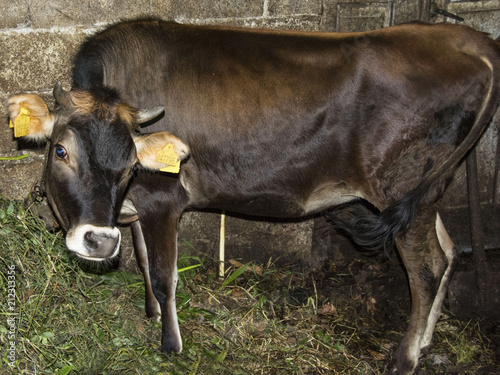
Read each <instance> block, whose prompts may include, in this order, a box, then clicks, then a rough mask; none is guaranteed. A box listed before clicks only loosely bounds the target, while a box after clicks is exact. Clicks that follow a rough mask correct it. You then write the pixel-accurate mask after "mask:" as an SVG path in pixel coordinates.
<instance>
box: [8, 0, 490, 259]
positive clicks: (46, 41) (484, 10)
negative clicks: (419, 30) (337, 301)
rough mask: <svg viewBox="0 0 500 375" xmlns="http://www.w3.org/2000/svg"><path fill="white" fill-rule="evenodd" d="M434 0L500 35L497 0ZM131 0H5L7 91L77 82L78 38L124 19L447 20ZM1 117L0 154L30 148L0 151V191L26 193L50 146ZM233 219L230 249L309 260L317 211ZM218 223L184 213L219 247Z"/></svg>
mask: <svg viewBox="0 0 500 375" xmlns="http://www.w3.org/2000/svg"><path fill="white" fill-rule="evenodd" d="M435 3H436V4H437V5H436V6H438V7H439V8H441V9H447V10H448V11H450V12H452V13H456V14H458V15H460V16H461V17H463V18H465V23H466V24H469V25H472V26H474V27H475V28H478V29H481V30H483V31H487V32H490V33H492V34H493V36H494V37H498V36H499V35H500V19H499V17H500V11H499V9H500V2H499V1H498V0H489V1H457V2H455V1H451V2H450V1H448V0H438V1H436V2H435ZM124 4H125V3H124V2H122V1H119V0H99V1H96V0H83V1H68V0H50V1H48V0H19V1H12V0H0V100H1V101H2V102H4V101H5V99H6V98H7V97H8V96H9V95H12V94H15V93H19V92H36V93H39V94H42V95H44V96H45V97H46V98H48V99H49V98H50V93H51V89H52V87H53V86H54V84H55V83H56V82H57V81H58V80H59V81H61V82H62V83H63V84H64V85H65V86H66V87H67V88H69V72H70V69H71V61H72V56H73V54H74V52H75V51H76V49H77V47H78V45H79V44H80V43H81V42H82V40H84V39H85V38H86V37H87V36H89V35H91V34H92V33H94V32H95V31H97V30H99V29H101V28H103V27H105V26H106V25H109V24H110V23H114V22H117V21H119V20H123V19H130V18H135V17H142V16H155V17H161V18H164V19H175V20H177V21H179V22H184V23H199V24H231V25H240V26H247V27H264V28H278V29H300V30H324V31H362V30H369V29H375V28H380V27H385V26H390V25H392V24H397V23H402V22H407V21H411V20H424V21H431V22H437V21H441V20H444V18H443V17H442V16H436V15H434V14H433V8H432V7H431V6H430V1H428V0H394V1H391V2H387V1H386V2H382V1H372V0H361V1H360V0H345V1H339V0H220V1H210V0H182V1H181V0H163V1H161V0H133V1H128V2H126V6H125V5H124ZM0 118H2V123H3V126H0V156H17V155H21V154H25V153H28V154H29V155H30V157H29V158H26V159H23V160H19V161H0V194H3V195H5V196H7V197H10V198H14V199H23V198H25V197H26V196H27V195H28V194H29V191H30V189H31V188H32V186H33V185H34V184H35V183H36V182H37V181H39V180H40V178H41V174H42V164H43V154H44V149H43V147H42V146H38V147H34V146H32V145H27V144H24V143H21V142H17V141H15V140H14V139H13V137H12V132H11V130H10V129H9V128H8V126H7V119H6V114H5V109H4V108H3V106H0ZM497 133H498V127H496V128H491V129H490V130H489V132H488V133H487V134H486V136H485V137H484V140H483V142H482V144H481V148H480V153H479V157H478V159H479V160H480V161H481V171H482V172H481V181H482V184H481V186H482V192H481V194H482V200H483V202H490V203H493V201H494V200H496V202H499V201H500V197H498V194H499V193H498V189H497V197H494V196H493V186H494V185H495V183H496V184H497V185H498V181H493V172H492V171H493V170H494V165H492V164H491V163H492V160H493V158H494V155H495V152H496V143H497V142H496V139H497ZM497 163H498V161H497ZM464 174H465V172H464V170H463V169H461V170H460V172H459V173H458V175H457V178H456V179H455V181H454V187H453V189H452V190H451V192H450V193H449V194H448V195H447V198H446V202H447V205H449V206H456V207H463V206H464V205H465V204H466V200H465V195H464V193H463V192H464V190H465V189H464V186H465V182H464V178H463V177H464ZM227 227H228V231H227V232H228V233H227V236H228V238H227V247H228V251H229V252H230V254H231V256H241V257H244V254H247V257H246V258H247V259H258V260H260V261H265V260H266V259H268V258H269V257H271V256H272V257H273V258H274V259H275V258H276V257H278V256H279V255H280V252H282V251H285V252H286V253H288V254H289V256H290V259H291V260H293V261H295V260H298V261H301V262H303V263H304V264H307V263H308V261H309V258H310V249H311V234H312V228H313V224H312V222H311V221H306V222H302V223H286V224H281V223H265V222H253V221H246V220H243V219H236V218H229V219H228V223H227ZM218 228H219V216H218V215H217V214H188V215H185V217H184V218H183V221H182V225H181V233H180V238H181V244H182V243H183V241H182V238H185V239H186V240H187V241H189V244H190V245H192V246H194V247H196V248H197V249H199V250H202V251H206V252H209V253H214V252H215V249H216V248H217V238H218ZM189 247H190V246H188V245H184V248H185V249H187V248H189ZM231 249H232V250H231ZM231 251H232V253H231Z"/></svg>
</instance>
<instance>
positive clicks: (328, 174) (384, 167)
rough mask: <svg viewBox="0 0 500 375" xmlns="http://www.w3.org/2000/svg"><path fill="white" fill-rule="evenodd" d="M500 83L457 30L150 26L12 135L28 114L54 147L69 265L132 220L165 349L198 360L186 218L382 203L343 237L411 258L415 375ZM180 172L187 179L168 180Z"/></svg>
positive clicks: (87, 52)
mask: <svg viewBox="0 0 500 375" xmlns="http://www.w3.org/2000/svg"><path fill="white" fill-rule="evenodd" d="M499 71H500V50H499V48H498V45H497V44H496V43H495V42H494V41H493V40H491V39H490V38H489V37H488V36H487V35H485V34H483V33H479V32H476V31H474V30H472V29H470V28H467V27H463V26H457V25H448V24H440V25H432V26H430V25H421V24H409V25H404V26H396V27H390V28H387V29H382V30H378V31H373V32H367V33H356V34H332V33H304V32H272V31H256V30H243V29H232V28H220V27H199V26H188V25H180V24H177V23H173V22H162V21H157V20H150V21H147V20H145V21H135V22H126V23H122V24H119V25H116V26H113V27H111V28H109V29H107V30H105V31H103V32H101V33H99V34H97V35H96V36H94V37H92V38H91V39H90V40H88V41H87V42H86V43H85V44H84V45H83V46H82V48H81V50H80V53H79V54H78V56H77V58H76V61H75V69H74V85H73V86H74V87H73V90H72V91H71V92H69V93H68V92H65V91H62V90H61V89H60V88H59V89H58V90H56V95H55V96H56V101H57V102H58V105H57V106H56V108H55V109H54V110H49V109H48V107H47V105H46V104H45V103H44V102H43V100H42V99H40V98H39V97H36V96H32V95H18V96H14V97H12V98H10V99H9V101H8V106H9V113H10V117H11V119H13V120H14V121H18V119H17V117H18V115H19V114H20V113H22V114H23V116H26V115H27V113H28V114H29V115H28V116H29V117H28V118H29V120H30V121H31V122H30V128H29V135H27V137H28V138H32V139H33V138H34V139H41V138H48V139H50V140H51V142H52V148H51V151H50V154H49V156H48V160H47V163H48V164H47V173H46V177H47V178H46V188H47V194H48V198H49V201H50V202H51V205H52V207H53V208H54V211H55V213H56V214H57V216H58V218H59V220H60V221H61V224H62V225H63V227H64V228H65V229H66V230H67V236H66V242H67V245H68V248H69V249H70V250H71V251H74V252H76V253H77V254H78V255H79V256H82V257H84V258H89V259H106V258H108V257H112V256H114V255H115V254H116V253H117V251H118V248H119V242H120V238H119V232H118V231H117V229H116V225H117V223H118V222H132V223H133V224H132V229H133V234H134V238H135V244H136V252H137V255H138V260H139V264H140V265H141V267H142V270H143V272H144V276H145V280H146V285H147V289H148V291H149V293H150V294H148V301H147V306H148V313H149V314H150V315H154V314H155V306H157V305H156V300H155V298H154V297H153V295H152V292H154V296H155V297H156V299H157V300H158V302H159V306H160V308H161V319H162V327H163V328H162V346H161V348H162V350H163V351H166V352H171V351H180V350H181V348H182V343H181V337H180V333H179V328H178V323H177V317H176V309H175V287H176V282H177V272H176V259H177V224H178V222H179V219H180V216H181V214H182V212H183V211H185V210H186V209H201V208H211V209H214V208H215V209H220V210H225V211H228V212H231V211H233V212H238V213H244V214H250V215H259V216H270V217H298V216H304V215H312V214H316V213H321V212H326V211H327V210H328V209H330V208H332V207H334V206H338V205H340V204H342V205H344V204H346V203H348V202H350V203H353V202H359V201H360V200H365V201H368V202H370V203H371V204H372V205H373V206H375V207H376V208H377V209H378V210H380V214H372V213H370V214H367V213H366V212H362V213H359V212H358V211H357V210H351V216H348V217H345V216H341V217H342V219H335V220H334V222H335V223H336V224H338V225H340V226H341V227H343V228H344V229H346V230H347V231H348V232H349V233H350V235H351V236H352V238H353V239H355V240H356V241H358V242H359V243H361V244H362V245H364V246H366V247H368V248H383V247H385V246H388V245H389V244H391V242H393V241H394V242H395V243H396V245H397V248H398V250H399V254H400V255H401V258H402V260H403V262H404V264H405V266H406V269H407V272H408V277H409V282H410V287H411V294H412V311H411V317H410V322H409V326H408V329H407V331H406V334H405V337H404V338H403V341H402V343H401V345H400V347H399V351H398V354H397V357H396V361H395V362H396V363H395V367H394V369H393V373H397V374H410V373H412V372H413V371H414V369H415V368H416V366H417V364H418V359H419V356H420V353H421V351H422V350H423V349H426V348H427V347H429V345H430V343H431V338H432V333H433V330H434V326H435V323H436V321H437V319H438V317H439V315H440V311H441V305H442V302H443V299H444V296H445V292H446V289H447V286H448V283H449V280H450V276H451V271H452V268H453V265H454V263H455V259H456V255H455V251H454V246H453V243H452V241H451V239H450V237H449V236H448V234H447V233H446V230H445V228H444V226H443V223H442V221H441V219H440V217H439V214H438V213H437V210H436V206H435V204H436V202H437V201H438V200H439V198H440V196H441V195H442V192H443V190H444V188H445V186H446V183H447V182H448V180H449V179H450V177H451V176H452V175H453V173H454V171H455V169H456V166H457V165H458V163H459V162H460V161H461V159H462V158H463V156H464V155H465V154H466V153H467V151H468V150H469V149H470V148H471V147H473V146H474V144H475V143H476V142H477V140H478V139H479V137H480V135H481V133H482V132H483V130H484V129H485V127H486V126H487V124H488V122H489V120H490V118H491V117H492V115H493V113H494V111H495V109H496V106H497V104H498V101H499V96H500V78H499V77H500V76H499ZM115 90H117V91H118V93H119V94H120V95H121V97H120V96H119V95H118V94H117V92H116V91H115ZM127 103H129V104H130V105H129V104H127ZM156 104H162V105H164V106H165V112H164V116H163V118H161V119H160V120H159V121H158V122H156V123H152V122H151V121H149V120H151V119H152V118H153V117H154V116H155V115H156V114H158V112H159V110H158V109H155V110H152V111H150V112H149V113H148V114H146V115H144V114H143V113H142V112H138V111H137V110H136V109H135V108H145V107H149V106H151V105H156ZM131 106H133V107H131ZM22 109H25V111H24V112H23V111H22ZM22 118H24V120H22V121H20V123H22V122H23V121H26V120H25V119H26V117H22ZM141 122H147V124H146V127H143V128H142V129H140V128H139V125H138V124H139V123H141ZM157 131H161V132H160V133H155V132H157ZM165 131H168V133H166V132H165ZM139 132H147V133H151V132H153V133H152V134H149V135H140V134H139ZM172 134H173V135H172ZM174 135H175V136H174ZM169 145H171V146H169ZM168 147H170V152H172V151H173V152H174V154H173V155H174V156H173V157H172V154H171V153H170V156H169V157H170V159H172V158H173V161H168V159H169V157H166V159H158V160H160V161H161V160H163V161H164V163H160V162H159V161H158V160H157V159H156V153H157V151H158V150H163V149H168ZM176 159H177V160H182V165H181V166H180V173H178V174H177V173H170V172H163V173H162V172H154V171H152V169H158V168H159V167H160V166H164V165H165V164H168V165H171V164H176ZM138 164H140V166H142V169H143V170H142V171H139V173H138V174H137V176H136V177H133V174H134V171H135V169H136V166H137V165H138ZM173 168H174V169H170V171H173V172H175V165H174V166H173ZM139 169H141V168H139ZM120 211H121V214H120ZM146 254H147V257H146ZM151 291H152V292H151Z"/></svg>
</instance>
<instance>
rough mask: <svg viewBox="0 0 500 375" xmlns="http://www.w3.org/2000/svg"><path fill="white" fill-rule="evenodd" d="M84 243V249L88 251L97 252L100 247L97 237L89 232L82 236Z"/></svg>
mask: <svg viewBox="0 0 500 375" xmlns="http://www.w3.org/2000/svg"><path fill="white" fill-rule="evenodd" d="M83 238H84V241H85V247H86V248H87V249H89V250H97V249H98V248H99V245H100V241H99V239H98V238H97V236H96V235H95V234H94V232H92V231H90V232H87V233H85V235H84V236H83Z"/></svg>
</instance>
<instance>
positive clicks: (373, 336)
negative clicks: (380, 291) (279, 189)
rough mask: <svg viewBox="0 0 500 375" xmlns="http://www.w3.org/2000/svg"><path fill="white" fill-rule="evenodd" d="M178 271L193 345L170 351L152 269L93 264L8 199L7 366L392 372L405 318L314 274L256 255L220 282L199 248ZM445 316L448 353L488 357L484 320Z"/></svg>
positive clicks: (3, 329)
mask: <svg viewBox="0 0 500 375" xmlns="http://www.w3.org/2000/svg"><path fill="white" fill-rule="evenodd" d="M178 268H179V269H180V270H182V271H183V272H181V273H180V274H179V284H178V291H177V307H178V316H179V321H180V322H181V334H182V337H183V345H184V350H183V352H182V353H180V354H174V355H165V354H162V353H160V352H159V350H158V349H159V345H160V336H161V325H160V323H156V322H153V321H151V320H148V319H147V318H146V317H145V311H144V286H143V281H142V277H141V276H138V275H134V274H131V273H127V272H122V271H111V272H103V271H102V270H101V271H100V272H99V273H98V274H95V273H88V272H85V271H83V270H82V268H80V266H79V264H78V262H75V259H74V258H72V257H70V256H69V255H68V252H67V250H66V248H65V245H64V241H63V235H62V234H61V233H53V232H51V231H49V230H47V229H46V228H45V225H44V223H43V222H42V221H41V220H39V219H38V218H35V217H33V216H32V215H31V214H30V212H29V210H25V209H24V208H23V205H22V204H21V203H18V202H11V201H7V200H5V199H2V198H0V289H1V294H2V298H3V297H4V296H8V295H9V293H8V292H9V289H12V288H9V286H10V285H11V284H10V285H9V276H11V275H9V271H12V270H14V275H15V288H14V289H15V298H14V301H15V304H14V305H12V304H10V305H9V304H8V303H5V302H2V304H1V306H0V349H1V353H0V358H1V361H2V362H3V363H2V365H1V366H0V374H2V375H3V374H9V373H13V374H59V375H66V374H70V375H76V374H85V375H87V374H89V375H94V374H106V375H108V374H109V375H111V374H141V375H142V374H146V375H147V374H155V375H159V374H168V375H172V374H190V375H195V374H228V375H229V374H230V375H234V374H384V373H387V371H388V368H389V363H390V359H391V355H392V354H393V352H394V350H395V347H396V341H397V340H399V339H400V338H401V337H402V330H403V329H404V326H403V327H401V328H400V329H401V330H400V331H398V329H399V328H398V327H391V331H384V330H380V329H378V328H377V327H379V326H378V325H377V324H376V322H375V321H374V319H373V317H371V314H369V313H367V312H366V311H364V312H363V311H362V310H363V309H362V306H361V305H362V304H361V299H356V298H354V299H351V300H348V301H347V302H345V303H344V302H343V301H341V300H335V301H334V300H332V299H331V298H330V297H328V296H327V297H325V296H324V295H323V294H321V293H320V291H319V290H317V286H316V283H315V282H314V280H313V279H312V278H311V277H309V276H307V275H303V274H300V273H296V272H292V271H289V270H285V269H277V268H276V267H274V266H273V265H271V264H268V265H267V266H262V267H257V266H255V265H249V264H247V265H239V266H238V265H235V266H232V267H231V268H230V269H229V270H228V272H227V273H226V277H225V279H224V280H219V278H218V277H217V274H216V269H217V263H216V262H211V261H210V260H206V259H201V258H197V257H181V258H180V259H179V264H178ZM11 273H12V272H11ZM333 284H335V283H333ZM11 294H12V293H11ZM2 301H5V300H4V299H2ZM8 301H9V300H8V298H7V302H8ZM334 305H335V306H334ZM11 307H13V309H11ZM405 313H406V312H405V311H403V312H400V311H395V312H394V314H405ZM13 314H16V315H13ZM13 316H14V317H15V324H14V328H13V329H14V331H12V330H11V327H12V325H11V324H9V323H8V319H9V318H11V317H13ZM445 322H446V324H449V326H450V327H452V328H453V329H451V330H445V329H444V328H443V327H445V325H444V323H440V325H438V329H437V331H438V334H437V339H436V340H435V341H436V350H437V351H438V352H439V353H440V354H442V355H445V356H447V358H449V360H450V361H451V363H452V364H453V365H459V364H460V363H470V361H474V360H476V361H477V360H480V361H482V363H486V362H487V355H488V353H490V352H489V351H488V350H489V349H488V343H487V342H485V341H483V340H482V339H481V336H480V334H479V333H478V330H477V327H475V326H474V325H473V324H471V325H466V324H463V323H461V322H459V321H457V320H445ZM392 330H394V331H392ZM12 332H14V333H15V336H16V340H15V343H14V346H15V358H14V361H13V362H12V361H11V358H9V352H8V350H7V349H8V348H9V345H10V341H11V340H10V338H9V336H10V335H11V334H12ZM466 348H468V349H466ZM461 351H462V352H464V353H462V352H461ZM11 364H12V368H11ZM423 366H424V367H425V366H427V367H426V368H425V371H426V372H425V373H426V374H432V373H438V372H439V371H441V370H442V367H439V366H437V367H436V366H434V365H432V364H430V365H426V364H425V363H424V364H423Z"/></svg>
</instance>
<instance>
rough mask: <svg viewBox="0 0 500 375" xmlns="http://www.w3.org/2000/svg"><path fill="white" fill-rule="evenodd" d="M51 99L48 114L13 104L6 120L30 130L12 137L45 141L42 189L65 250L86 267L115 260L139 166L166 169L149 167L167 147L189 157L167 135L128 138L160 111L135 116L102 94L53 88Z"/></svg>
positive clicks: (36, 104) (39, 102)
mask: <svg viewBox="0 0 500 375" xmlns="http://www.w3.org/2000/svg"><path fill="white" fill-rule="evenodd" d="M54 97H55V98H56V102H57V105H56V108H55V110H53V111H51V110H49V108H48V107H47V105H46V103H45V102H44V101H43V99H41V98H40V97H38V96H36V95H27V94H26V95H16V96H13V97H11V98H10V99H9V100H8V102H7V106H8V110H9V115H10V118H11V119H12V121H13V122H14V124H15V126H18V125H19V124H21V123H22V122H23V121H24V122H29V128H28V127H27V128H26V130H25V131H24V133H21V134H19V133H18V136H24V137H26V138H28V139H31V140H35V141H36V140H43V139H46V138H48V139H50V141H51V147H50V152H49V154H48V158H47V166H46V172H45V188H46V192H47V197H48V200H49V202H50V204H51V206H52V208H53V210H54V213H55V214H56V216H57V218H58V219H59V221H60V223H61V225H62V226H63V227H64V228H65V229H66V231H67V234H66V245H67V247H68V249H69V250H71V251H73V252H75V253H76V254H77V255H78V256H80V257H82V258H86V259H91V260H104V259H107V258H110V257H114V256H115V255H117V253H118V250H119V246H120V231H119V230H118V228H116V226H115V225H116V221H117V218H118V215H119V211H120V208H121V204H122V202H123V200H124V198H125V195H126V192H127V187H128V185H129V184H130V181H131V179H132V177H133V175H134V172H135V170H136V169H137V168H138V165H139V164H140V165H141V166H142V167H144V168H148V169H160V168H162V167H165V165H164V164H162V163H159V162H157V161H156V160H155V155H156V153H157V152H158V151H160V150H162V149H165V147H167V146H168V147H169V148H170V149H172V150H173V152H174V153H175V155H177V157H178V159H179V160H182V159H184V158H186V157H187V156H188V154H189V149H188V147H187V146H186V145H185V144H184V143H182V142H181V141H180V140H179V139H178V138H176V137H174V136H173V135H171V134H170V133H167V132H161V133H153V134H149V135H136V134H134V133H135V131H136V130H138V124H140V123H141V122H146V121H149V120H151V119H153V118H155V117H157V116H158V115H159V114H160V113H161V112H162V110H163V108H160V107H157V108H154V109H152V110H148V111H140V110H137V109H135V108H132V107H130V106H129V105H128V104H126V103H124V102H122V101H121V100H120V99H119V97H118V95H117V94H116V93H115V92H114V91H112V90H110V89H107V88H100V89H96V90H93V91H71V92H66V91H64V90H63V89H62V88H61V87H60V86H56V88H55V89H54ZM16 130H18V129H16ZM169 145H172V146H169Z"/></svg>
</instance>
